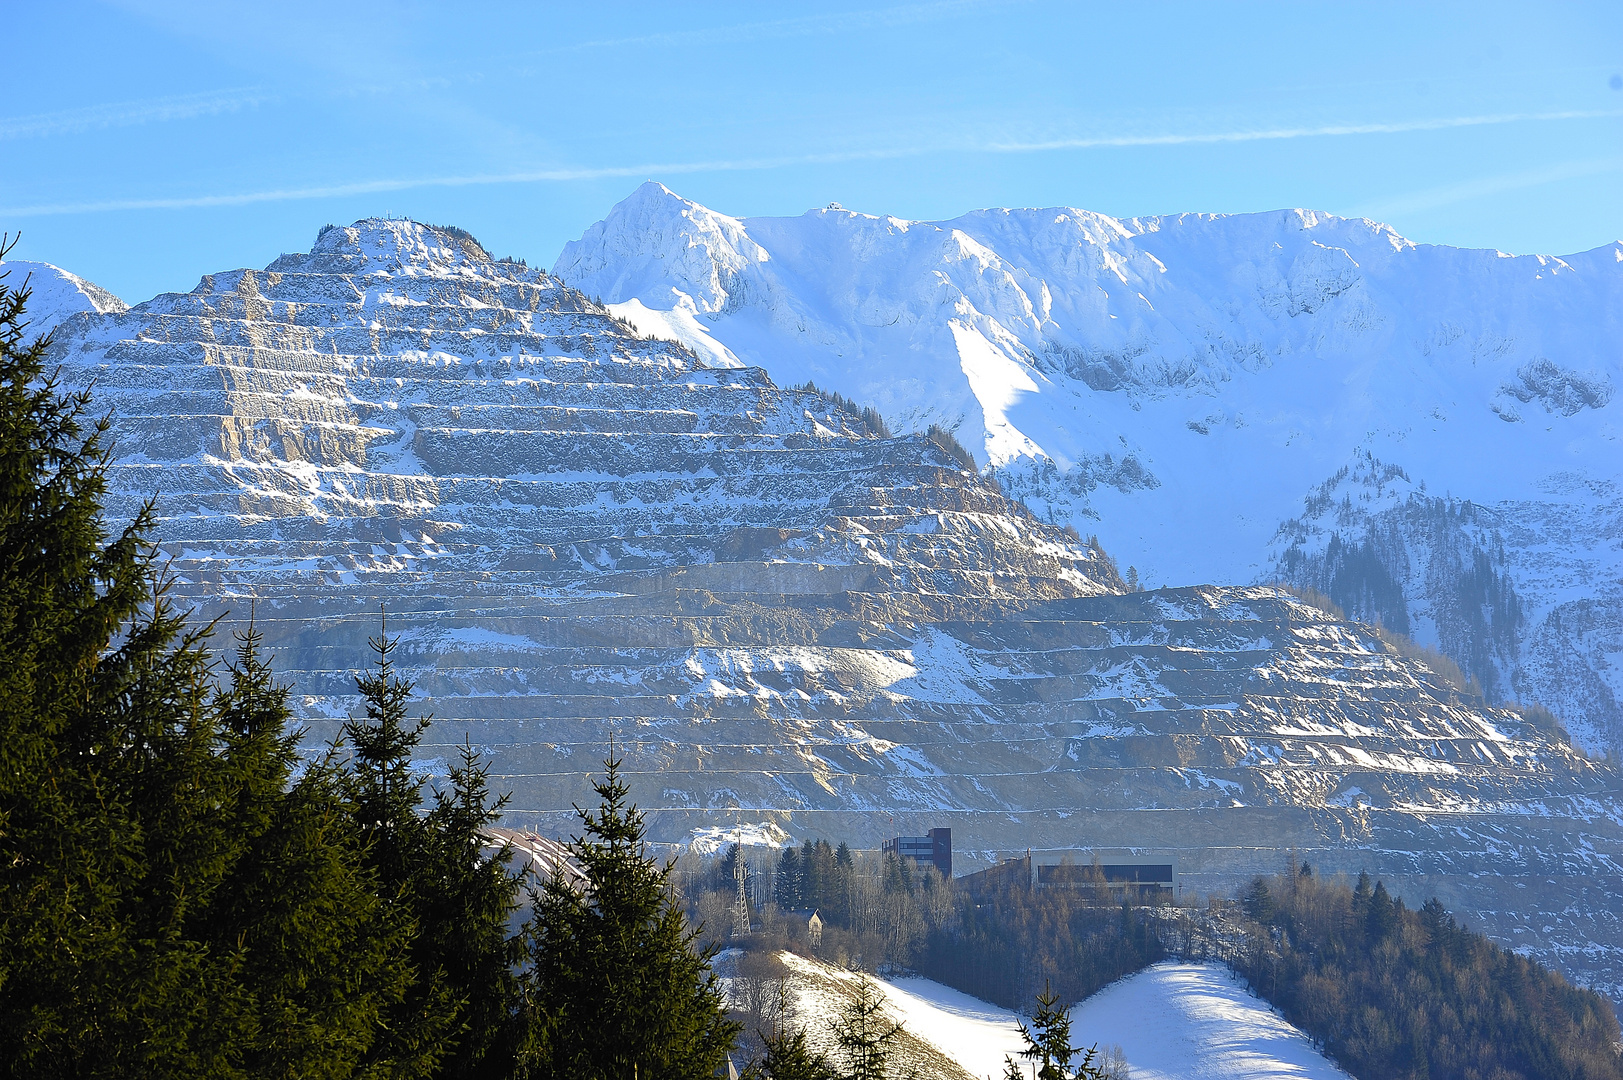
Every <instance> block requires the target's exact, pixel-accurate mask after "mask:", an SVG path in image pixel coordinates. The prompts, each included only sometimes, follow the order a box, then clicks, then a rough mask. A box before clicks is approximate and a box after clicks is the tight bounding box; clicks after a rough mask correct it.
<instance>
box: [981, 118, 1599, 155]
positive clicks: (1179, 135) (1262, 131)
mask: <svg viewBox="0 0 1623 1080" xmlns="http://www.w3.org/2000/svg"><path fill="white" fill-rule="evenodd" d="M1609 116H1623V109H1572V110H1567V111H1564V112H1542V113H1491V114H1486V115H1482V116H1444V117H1433V118H1430V119H1424V120H1398V121H1395V122H1381V123H1372V124H1322V125H1317V126H1312V127H1278V128H1242V129H1238V130H1232V131H1205V132H1168V133H1164V134H1145V135H1087V136H1080V137H1078V138H1066V139H1044V140H1037V141H1032V142H993V143H988V144H987V145H986V146H984V147H982V148H981V149H984V150H988V151H992V152H995V153H1026V152H1031V151H1038V150H1092V149H1100V148H1105V147H1126V146H1184V145H1190V144H1198V143H1242V142H1260V141H1263V140H1267V139H1307V138H1324V137H1331V136H1337V135H1397V134H1401V133H1403V132H1407V131H1441V130H1444V129H1446V128H1465V127H1482V126H1484V125H1489V124H1514V123H1521V122H1524V121H1539V120H1592V119H1595V118H1598V117H1609Z"/></svg>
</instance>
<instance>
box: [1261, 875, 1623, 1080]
mask: <svg viewBox="0 0 1623 1080" xmlns="http://www.w3.org/2000/svg"><path fill="white" fill-rule="evenodd" d="M1245 910H1246V912H1247V914H1248V916H1249V917H1250V918H1251V919H1252V920H1254V921H1255V924H1256V925H1255V926H1254V927H1253V929H1252V932H1251V933H1250V934H1249V938H1250V941H1251V943H1252V944H1251V948H1250V949H1249V951H1248V952H1247V954H1246V955H1245V956H1243V957H1242V958H1241V959H1240V960H1239V962H1238V963H1237V964H1236V967H1237V968H1238V970H1239V971H1240V973H1241V974H1243V975H1244V976H1245V977H1246V978H1247V979H1248V980H1249V981H1250V983H1251V985H1252V986H1253V987H1254V988H1255V989H1256V990H1257V992H1258V993H1260V994H1262V995H1263V996H1264V997H1265V998H1267V999H1268V1000H1269V1001H1271V1002H1272V1003H1273V1004H1274V1005H1276V1006H1277V1007H1278V1008H1279V1009H1280V1010H1281V1011H1282V1012H1283V1013H1284V1015H1285V1018H1286V1019H1287V1020H1289V1021H1290V1022H1291V1023H1293V1024H1295V1025H1296V1026H1297V1027H1299V1028H1301V1029H1302V1030H1303V1031H1306V1032H1307V1033H1308V1034H1309V1035H1311V1036H1312V1037H1313V1038H1314V1039H1315V1040H1316V1041H1317V1042H1318V1043H1319V1044H1320V1045H1321V1046H1323V1047H1324V1049H1325V1050H1326V1051H1327V1052H1328V1053H1329V1054H1330V1056H1331V1057H1333V1058H1335V1059H1336V1061H1337V1062H1338V1063H1339V1064H1341V1066H1342V1067H1343V1068H1345V1069H1347V1070H1348V1071H1349V1072H1350V1073H1352V1074H1353V1075H1354V1076H1356V1077H1359V1078H1360V1080H1377V1078H1383V1080H1384V1078H1387V1077H1392V1078H1398V1080H1410V1078H1413V1080H1420V1078H1425V1080H1452V1078H1456V1077H1457V1078H1460V1080H1466V1078H1474V1077H1494V1078H1498V1080H1519V1078H1525V1080H1534V1078H1539V1080H1591V1078H1593V1080H1602V1078H1606V1080H1612V1078H1617V1077H1623V1060H1620V1058H1619V1055H1618V1049H1617V1047H1618V1024H1617V1020H1616V1018H1615V1017H1614V1016H1613V1013H1612V1009H1611V1006H1610V1005H1609V1004H1608V1003H1607V1002H1606V1001H1605V999H1603V998H1601V997H1600V996H1599V995H1597V994H1594V993H1592V992H1591V991H1588V990H1581V989H1578V988H1576V987H1574V986H1571V985H1569V984H1568V983H1567V981H1566V980H1565V979H1563V978H1562V977H1561V976H1560V975H1557V974H1555V973H1554V972H1551V971H1549V970H1547V969H1545V968H1543V967H1541V966H1540V965H1539V964H1537V963H1536V962H1534V961H1532V960H1529V959H1527V958H1526V957H1522V956H1518V955H1516V954H1515V953H1513V952H1509V951H1507V950H1505V949H1501V948H1499V947H1498V946H1497V945H1494V944H1493V943H1492V942H1490V941H1488V940H1487V939H1486V938H1484V937H1482V936H1481V935H1479V934H1475V933H1472V932H1471V931H1469V930H1467V929H1465V928H1464V927H1462V926H1460V925H1459V924H1458V923H1456V922H1455V920H1454V918H1453V916H1451V915H1449V914H1448V912H1447V911H1445V910H1444V909H1443V906H1442V905H1441V904H1440V903H1438V902H1437V901H1436V900H1435V899H1434V900H1431V901H1429V902H1427V903H1426V904H1425V906H1424V907H1422V908H1421V909H1420V910H1419V911H1411V910H1409V909H1408V908H1406V907H1405V906H1404V904H1403V901H1402V900H1401V899H1397V898H1394V897H1392V896H1391V895H1390V894H1389V893H1388V892H1387V889H1386V886H1385V885H1384V884H1383V883H1381V882H1375V883H1374V885H1373V887H1372V886H1371V884H1370V880H1369V877H1368V876H1367V875H1360V876H1359V879H1358V883H1357V886H1356V887H1355V888H1348V887H1347V886H1346V885H1344V884H1341V883H1337V882H1327V881H1320V880H1319V879H1317V878H1315V877H1313V876H1312V875H1311V874H1310V873H1305V872H1293V873H1288V874H1284V875H1281V876H1279V877H1276V878H1272V879H1268V880H1263V879H1258V880H1257V881H1255V882H1253V883H1252V885H1251V887H1250V888H1249V889H1248V890H1247V893H1246V896H1245Z"/></svg>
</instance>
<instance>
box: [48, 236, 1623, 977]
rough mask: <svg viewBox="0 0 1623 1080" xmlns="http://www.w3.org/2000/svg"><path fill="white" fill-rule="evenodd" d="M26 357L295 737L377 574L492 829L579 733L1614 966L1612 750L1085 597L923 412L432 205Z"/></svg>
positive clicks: (757, 810) (1339, 634)
mask: <svg viewBox="0 0 1623 1080" xmlns="http://www.w3.org/2000/svg"><path fill="white" fill-rule="evenodd" d="M40 273H42V274H43V273H44V271H40ZM63 281H66V279H65V278H64V279H63ZM68 284H71V282H69V283H68ZM61 287H62V288H67V287H68V285H62V286H61ZM73 288H74V289H75V290H77V291H78V292H79V294H80V295H81V296H90V295H92V294H90V293H88V292H85V291H83V290H79V289H78V287H77V286H74V287H73ZM949 332H955V331H951V330H949ZM988 340H990V339H988ZM52 358H53V360H54V361H55V362H57V363H60V364H61V365H62V366H63V370H64V373H65V375H66V376H67V377H68V379H69V380H70V381H71V382H73V383H75V384H79V385H85V384H93V385H94V386H95V388H96V394H97V400H98V402H99V403H100V407H101V408H105V409H109V410H111V413H112V415H113V419H114V437H115V439H116V446H117V453H118V455H119V456H118V458H117V460H116V462H115V463H114V467H113V470H112V480H111V484H112V490H111V492H110V502H109V506H110V508H111V512H112V513H114V514H115V515H118V514H123V515H128V514H130V513H133V511H134V508H135V507H136V506H137V505H138V504H139V502H140V501H141V500H143V499H145V498H146V497H148V496H149V495H151V494H152V493H154V492H156V493H157V499H158V512H159V517H160V524H159V529H158V539H159V540H160V541H161V542H162V545H163V551H164V554H165V556H166V558H168V559H169V560H171V561H170V562H169V565H170V567H171V571H172V573H173V574H175V575H176V583H175V586H174V590H175V593H176V595H177V596H178V597H180V598H182V599H184V600H187V601H189V602H192V603H195V604H196V605H197V606H198V609H199V614H200V615H201V616H211V615H213V614H215V613H219V612H229V613H230V621H228V622H227V625H233V623H236V622H240V621H242V620H245V619H246V618H247V616H248V614H249V612H250V611H254V613H255V618H256V619H257V621H258V625H259V626H260V627H261V629H262V630H264V631H265V633H266V635H267V643H268V645H269V646H270V647H271V649H272V650H273V651H274V653H275V656H276V660H277V666H278V670H279V672H280V673H281V674H282V676H283V677H285V678H287V679H288V680H289V681H290V682H292V684H293V685H294V687H295V689H296V698H295V701H296V702H297V704H298V707H299V710H300V712H301V715H302V717H303V718H304V720H305V721H306V722H307V723H309V725H310V735H311V742H312V745H315V744H316V743H318V742H319V741H320V740H323V739H325V738H326V737H328V736H330V735H331V734H332V733H333V732H334V731H335V730H336V726H337V722H338V718H340V717H342V716H344V715H345V714H346V713H347V712H348V711H350V710H352V709H354V708H356V707H357V702H356V699H355V697H354V685H353V681H352V676H353V674H354V672H355V670H356V669H358V668H360V667H363V666H364V665H365V664H366V663H367V662H368V658H369V654H368V651H367V648H366V638H367V636H368V635H369V634H373V633H376V631H377V626H378V612H379V610H380V608H382V607H384V606H385V605H386V606H387V609H388V612H389V626H390V630H391V632H398V633H399V634H400V635H401V638H402V645H401V652H400V653H399V654H397V659H399V660H400V662H401V663H402V664H403V666H404V671H405V673H406V674H407V675H408V677H411V678H414V679H416V680H417V682H418V687H419V690H420V691H421V692H422V694H423V695H424V699H423V700H422V702H421V705H422V707H423V708H424V709H425V711H431V712H432V713H434V714H435V715H436V716H438V717H439V722H438V723H437V724H436V725H435V726H434V728H433V729H432V733H431V738H432V740H433V741H432V745H430V746H429V747H428V748H427V750H426V753H425V756H424V758H423V760H422V762H421V763H420V764H421V766H422V767H423V768H424V769H425V770H428V771H430V772H434V771H439V770H443V768H444V761H445V760H447V759H449V758H450V757H451V756H452V755H453V754H454V753H455V747H456V746H457V745H459V744H460V743H461V742H462V740H463V739H464V738H467V739H469V740H471V741H472V743H473V744H474V745H475V746H476V747H478V748H479V749H481V750H482V751H484V752H485V753H486V754H488V755H489V757H490V760H491V762H492V764H493V776H492V784H493V786H494V787H495V788H496V789H497V790H510V791H512V793H513V796H514V802H513V804H512V807H511V815H510V823H511V824H516V825H528V826H531V827H535V828H539V829H540V830H541V831H543V832H544V833H548V834H557V833H561V832H563V831H565V830H566V829H567V828H568V827H569V825H570V824H571V823H572V821H573V815H572V810H571V809H570V808H571V805H572V804H573V803H574V802H577V801H579V800H581V799H582V798H584V797H586V787H585V780H584V777H585V775H586V774H587V773H589V772H590V771H592V770H594V769H596V768H597V767H598V763H599V762H600V760H601V758H602V756H603V754H604V753H605V752H606V750H607V745H608V740H609V738H610V736H611V735H613V736H615V737H616V738H617V739H618V740H619V741H620V744H621V746H623V747H624V748H625V752H626V754H627V759H628V760H627V769H628V774H629V775H630V777H631V779H632V782H633V785H634V794H635V796H636V798H637V801H638V802H639V803H640V804H641V805H642V806H644V807H645V808H646V809H648V810H649V811H650V812H651V813H652V815H653V829H654V835H655V838H656V839H658V840H661V841H665V842H684V841H687V840H690V839H693V838H706V839H711V840H713V839H714V838H715V836H716V834H717V832H718V830H724V829H726V828H727V827H729V826H731V825H732V824H733V822H734V821H743V822H747V823H748V824H749V825H750V826H751V830H752V832H753V833H754V834H755V835H758V836H762V837H767V838H773V839H785V838H790V837H792V838H795V839H800V838H804V837H809V836H823V837H829V838H834V839H847V840H850V841H851V842H853V843H854V844H857V845H859V846H872V845H876V844H877V841H878V840H879V839H880V838H881V837H882V836H884V835H888V834H891V833H894V832H900V831H911V830H915V829H922V828H927V827H930V826H934V825H948V826H951V827H952V828H954V830H955V839H956V841H957V846H958V848H959V849H960V856H959V857H960V859H961V860H962V862H963V864H964V865H965V867H966V868H968V867H970V866H973V865H976V864H984V863H985V862H986V860H988V859H990V858H993V857H995V856H996V855H997V854H998V853H999V852H1009V851H1012V850H1017V849H1025V848H1027V847H1034V848H1037V849H1039V850H1043V849H1046V850H1056V851H1057V850H1075V849H1078V848H1089V849H1109V848H1123V847H1132V848H1140V849H1144V848H1148V849H1152V850H1156V851H1165V852H1172V853H1175V854H1176V855H1177V858H1178V860H1179V864H1180V870H1181V872H1182V874H1183V877H1182V881H1183V884H1184V886H1185V888H1186V889H1188V890H1201V891H1204V890H1214V889H1215V890H1223V891H1228V890H1231V889H1233V888H1234V887H1235V886H1236V885H1237V884H1238V883H1239V882H1240V881H1242V880H1243V879H1244V878H1245V877H1246V876H1248V875H1249V874H1251V873H1254V872H1256V871H1258V870H1267V871H1272V870H1275V869H1277V868H1278V867H1279V866H1280V865H1282V864H1283V862H1284V860H1285V859H1286V857H1287V855H1288V854H1289V853H1291V852H1295V853H1297V854H1299V855H1300V856H1301V857H1304V858H1307V859H1309V860H1310V861H1312V862H1313V863H1314V865H1315V866H1316V867H1318V868H1319V869H1321V870H1322V871H1338V870H1345V871H1357V870H1358V869H1361V868H1367V869H1369V870H1370V871H1371V872H1372V873H1376V874H1379V875H1381V876H1383V877H1385V878H1386V880H1387V881H1388V882H1389V884H1391V885H1393V886H1395V887H1397V888H1399V889H1401V890H1404V891H1405V892H1406V893H1407V894H1408V895H1410V897H1411V899H1413V900H1415V901H1417V902H1418V900H1421V899H1424V898H1425V897H1426V896H1429V895H1432V894H1434V893H1435V894H1438V895H1441V896H1442V898H1443V899H1444V901H1445V902H1446V903H1448V904H1449V905H1450V906H1451V907H1453V908H1454V909H1455V910H1457V911H1459V912H1461V913H1462V914H1464V915H1465V916H1467V917H1468V918H1470V919H1471V920H1473V922H1475V923H1476V924H1478V925H1481V926H1483V927H1484V928H1485V929H1486V930H1488V931H1489V932H1491V933H1492V934H1494V935H1495V936H1496V937H1497V938H1498V939H1499V940H1501V941H1504V942H1508V943H1510V944H1513V945H1516V946H1519V947H1524V948H1527V949H1530V950H1533V951H1534V952H1536V953H1537V954H1538V955H1540V956H1541V957H1542V958H1544V959H1546V960H1547V961H1549V962H1550V963H1552V964H1555V965H1557V966H1559V967H1561V968H1563V969H1564V970H1566V971H1568V972H1571V973H1572V974H1573V975H1574V977H1576V978H1580V979H1582V980H1583V981H1585V982H1587V983H1589V984H1591V985H1594V986H1596V987H1597V988H1600V989H1602V990H1604V991H1606V992H1608V993H1610V994H1612V995H1613V996H1614V997H1617V996H1619V993H1620V991H1619V987H1620V986H1623V925H1620V921H1619V920H1620V912H1623V893H1620V891H1619V888H1618V885H1617V882H1618V880H1619V878H1620V871H1623V805H1620V803H1619V798H1618V795H1617V789H1618V787H1619V784H1618V777H1617V774H1616V772H1615V771H1614V770H1613V769H1611V768H1610V767H1608V766H1606V765H1604V764H1600V763H1597V762H1594V761H1590V760H1586V759H1585V758H1584V757H1583V756H1582V755H1580V754H1579V753H1577V752H1576V751H1575V750H1574V749H1573V748H1572V747H1571V746H1569V745H1567V744H1566V742H1565V741H1564V740H1563V738H1562V736H1561V734H1560V732H1559V731H1558V730H1556V729H1554V728H1553V727H1551V726H1550V725H1549V723H1548V722H1547V721H1546V720H1543V719H1541V718H1540V717H1539V716H1538V715H1536V714H1533V715H1530V716H1525V717H1524V716H1522V715H1519V714H1517V713H1515V712H1513V711H1510V710H1506V709H1498V708H1490V707H1486V706H1484V705H1483V704H1482V702H1481V701H1480V700H1478V699H1476V698H1475V697H1473V696H1471V695H1469V694H1466V693H1462V692H1461V691H1460V690H1459V689H1458V688H1456V687H1454V686H1451V685H1450V684H1449V683H1448V681H1447V680H1446V679H1444V678H1442V677H1440V676H1439V674H1438V673H1437V672H1435V671H1433V670H1432V669H1430V668H1428V666H1427V665H1426V664H1425V663H1423V662H1421V661H1419V660H1416V659H1414V658H1412V657H1409V656H1406V655H1404V654H1402V653H1401V652H1400V651H1399V650H1398V649H1396V648H1394V647H1393V646H1391V645H1389V644H1387V643H1386V642H1383V641H1382V640H1380V639H1379V638H1377V637H1376V636H1375V635H1374V634H1373V633H1372V632H1371V631H1370V629H1369V628H1368V627H1367V626H1359V625H1354V624H1350V623H1347V622H1345V621H1343V620H1341V619H1339V618H1336V617H1334V616H1332V615H1330V614H1327V613H1326V612H1325V611H1322V610H1320V609H1318V608H1316V607H1314V606H1312V605H1310V604H1307V603H1304V602H1303V601H1301V600H1299V599H1297V598H1296V597H1294V596H1291V595H1289V594H1286V593H1283V592H1281V591H1280V590H1278V589H1274V588H1266V587H1212V586H1200V585H1192V586H1188V587H1183V588H1177V589H1166V590H1160V591H1155V592H1129V591H1127V587H1126V586H1125V585H1124V583H1123V581H1122V580H1121V578H1120V577H1119V576H1118V574H1117V572H1116V570H1115V568H1114V566H1113V564H1112V563H1111V561H1110V559H1109V557H1108V556H1107V555H1106V553H1105V552H1104V551H1101V550H1100V549H1098V548H1096V547H1094V546H1092V545H1089V544H1088V543H1086V542H1083V541H1081V540H1079V539H1078V538H1077V537H1076V535H1075V534H1074V533H1067V532H1066V531H1064V530H1063V529H1061V528H1059V527H1057V526H1054V525H1050V524H1045V523H1043V522H1042V521H1040V520H1039V519H1038V518H1036V517H1034V516H1033V515H1032V514H1031V513H1030V512H1028V511H1027V510H1026V509H1025V508H1024V507H1023V506H1022V505H1021V504H1020V503H1018V502H1016V501H1014V500H1011V499H1010V498H1008V497H1007V496H1006V495H1005V493H1004V492H1003V491H1002V490H1000V489H999V488H998V486H997V485H996V483H994V481H993V480H992V479H990V478H988V477H986V476H982V475H979V474H978V473H976V472H975V471H972V470H968V469H965V468H962V467H961V466H960V465H959V464H958V463H957V462H955V461H954V460H953V458H952V457H951V456H950V455H949V454H948V453H947V452H945V451H944V450H943V449H942V448H941V447H940V446H938V445H937V444H936V443H934V442H932V441H930V440H928V439H926V438H924V437H922V436H919V435H904V436H899V437H885V436H884V435H883V433H882V432H880V431H878V430H876V429H875V427H874V426H873V425H872V424H871V422H870V421H867V420H864V418H863V417H861V416H860V415H858V414H856V413H854V412H852V411H850V410H848V409H846V408H844V407H843V406H841V405H840V404H839V403H838V402H836V401H834V400H832V399H831V398H830V397H828V396H825V395H824V394H822V393H818V392H813V391H808V390H790V389H784V388H783V387H782V386H781V385H780V384H779V383H778V382H777V381H775V380H774V379H773V378H772V377H771V376H770V375H769V374H768V373H767V372H766V371H764V370H762V369H760V368H756V367H747V366H745V367H738V366H733V367H723V366H716V365H707V364H706V363H704V362H703V361H702V360H701V358H700V357H699V356H698V355H696V354H695V353H693V352H690V351H689V350H688V349H687V348H685V347H684V346H682V345H680V344H678V343H674V342H671V341H661V340H655V339H650V338H646V337H640V336H638V335H637V334H635V333H634V332H633V331H632V329H631V328H630V326H629V325H627V324H626V323H625V322H623V321H621V320H620V319H617V318H616V317H615V316H614V315H613V314H612V313H611V312H609V311H608V310H605V309H603V308H601V307H600V306H599V305H597V304H596V303H594V302H593V301H592V300H590V299H588V298H587V297H585V296H583V295H581V294H580V293H579V292H577V291H575V290H573V289H571V288H569V287H568V286H566V285H564V284H563V283H561V282H560V281H558V280H557V279H556V278H555V277H553V276H551V275H549V274H546V273H544V272H542V271H539V270H535V269H531V268H529V267H526V266H524V265H522V264H520V263H516V262H511V261H505V260H501V261H498V260H493V259H492V258H491V257H490V256H489V255H488V254H487V253H486V252H485V251H484V250H483V249H482V248H481V247H480V246H479V245H478V244H477V242H475V241H474V240H473V239H472V238H471V237H469V236H467V234H465V233H462V232H460V231H459V230H451V229H443V228H436V227H432V226H426V225H421V224H417V223H414V222H407V221H399V220H384V219H369V220H364V221H360V222H357V223H355V224H354V225H352V226H349V227H335V226H328V227H327V228H325V229H323V230H321V232H320V234H319V235H318V237H317V239H316V242H315V244H314V246H313V248H312V250H311V251H310V252H309V253H300V254H292V255H284V256H282V257H280V258H278V259H277V260H275V261H274V262H272V263H271V264H270V266H268V267H267V268H266V269H265V270H263V271H259V270H236V271H230V272H224V273H217V274H211V275H208V276H205V277H204V278H203V279H202V281H201V282H200V283H199V284H198V286H197V288H196V289H194V290H193V291H192V292H190V293H185V294H165V295H162V296H159V297H156V298H154V299H152V300H149V301H147V302H145V303H142V304H138V305H136V306H134V307H133V308H130V309H128V310H127V311H125V310H117V309H115V308H113V307H109V308H106V309H102V308H98V307H97V306H96V304H94V303H90V302H89V301H88V300H87V301H86V306H85V307H83V308H81V309H80V310H79V311H77V312H76V313H73V314H70V315H67V316H66V317H65V318H64V319H63V320H62V321H61V322H60V323H59V324H58V326H57V336H56V338H55V341H54V345H53V352H52ZM1099 393H1109V392H1106V391H1099ZM1146 401H1149V402H1150V403H1149V404H1146V405H1145V406H1144V407H1145V409H1146V410H1148V409H1150V408H1151V407H1152V405H1153V401H1151V400H1150V399H1146ZM1578 415H1581V414H1578ZM1189 527H1190V529H1191V530H1194V531H1195V532H1197V533H1198V532H1199V531H1200V530H1202V529H1204V528H1205V523H1204V522H1203V521H1201V520H1200V519H1198V518H1192V519H1191V521H1190V525H1189ZM1212 532H1213V533H1214V534H1216V533H1217V532H1218V529H1217V527H1216V526H1214V527H1213V529H1212Z"/></svg>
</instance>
